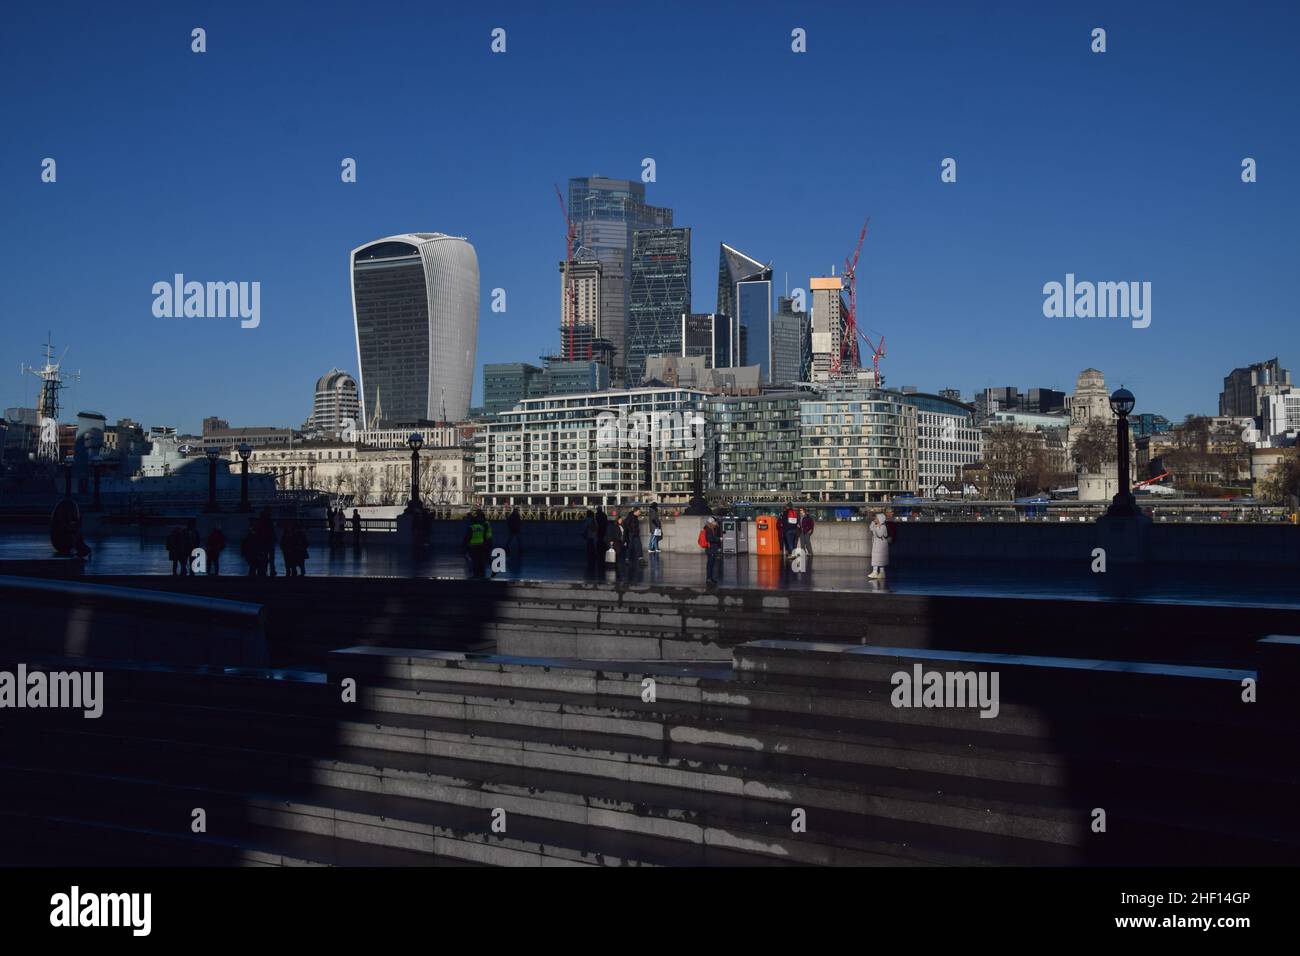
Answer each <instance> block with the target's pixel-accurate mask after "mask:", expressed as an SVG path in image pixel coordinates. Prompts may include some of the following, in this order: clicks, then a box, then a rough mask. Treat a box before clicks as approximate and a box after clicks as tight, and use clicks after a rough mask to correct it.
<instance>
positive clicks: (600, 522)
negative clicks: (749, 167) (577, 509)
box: [596, 505, 609, 544]
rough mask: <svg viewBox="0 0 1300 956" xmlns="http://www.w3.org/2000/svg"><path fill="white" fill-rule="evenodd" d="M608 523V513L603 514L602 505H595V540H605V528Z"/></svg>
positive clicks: (602, 541) (603, 508)
mask: <svg viewBox="0 0 1300 956" xmlns="http://www.w3.org/2000/svg"><path fill="white" fill-rule="evenodd" d="M608 525H609V515H607V514H605V507H604V505H597V506H596V540H597V541H598V542H600V543H601V544H604V542H605V528H606V527H607V526H608Z"/></svg>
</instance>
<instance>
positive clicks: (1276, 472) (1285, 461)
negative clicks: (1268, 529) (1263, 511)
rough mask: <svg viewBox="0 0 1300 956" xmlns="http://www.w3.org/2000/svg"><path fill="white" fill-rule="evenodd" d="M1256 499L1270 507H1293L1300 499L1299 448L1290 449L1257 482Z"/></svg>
mask: <svg viewBox="0 0 1300 956" xmlns="http://www.w3.org/2000/svg"><path fill="white" fill-rule="evenodd" d="M1257 497H1258V498H1259V499H1260V500H1261V501H1264V502H1266V503H1268V504H1270V505H1289V506H1291V507H1295V505H1296V499H1297V498H1300V448H1292V449H1291V450H1290V451H1289V452H1288V453H1287V454H1286V456H1285V457H1283V458H1282V460H1281V461H1279V462H1278V463H1277V464H1276V465H1274V466H1273V467H1272V468H1270V469H1269V470H1268V474H1267V475H1265V476H1264V477H1263V478H1262V479H1261V480H1260V482H1259V490H1258V492H1257Z"/></svg>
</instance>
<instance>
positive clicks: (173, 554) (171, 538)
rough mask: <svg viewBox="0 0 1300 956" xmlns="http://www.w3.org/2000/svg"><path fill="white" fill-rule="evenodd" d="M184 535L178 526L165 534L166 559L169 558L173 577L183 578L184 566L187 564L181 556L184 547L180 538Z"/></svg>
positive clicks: (185, 559) (186, 560)
mask: <svg viewBox="0 0 1300 956" xmlns="http://www.w3.org/2000/svg"><path fill="white" fill-rule="evenodd" d="M184 534H185V531H184V529H182V528H181V526H180V525H176V526H174V527H173V528H172V529H171V530H170V531H168V532H167V542H166V543H167V557H169V558H171V562H172V576H173V577H176V576H177V575H182V576H183V575H184V574H185V568H186V565H188V564H189V561H188V559H187V558H186V557H185V556H184V555H183V554H182V552H183V550H184V548H185V545H184V544H183V543H182V542H181V538H182V536H183V535H184Z"/></svg>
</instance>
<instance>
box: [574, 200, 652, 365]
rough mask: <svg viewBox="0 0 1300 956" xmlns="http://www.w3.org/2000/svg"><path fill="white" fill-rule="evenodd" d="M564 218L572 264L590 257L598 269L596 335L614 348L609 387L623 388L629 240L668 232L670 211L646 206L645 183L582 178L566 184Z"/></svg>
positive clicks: (630, 262)
mask: <svg viewBox="0 0 1300 956" xmlns="http://www.w3.org/2000/svg"><path fill="white" fill-rule="evenodd" d="M569 216H570V217H571V218H572V219H573V223H574V226H575V228H576V231H577V247H576V248H575V250H574V252H575V255H574V258H575V259H577V258H579V257H580V255H579V254H580V253H583V252H589V253H590V254H592V255H594V256H595V257H596V258H597V259H599V260H600V263H601V266H602V272H601V280H600V314H601V333H600V334H601V335H602V336H604V337H605V338H607V339H608V340H609V341H610V342H611V343H612V344H613V346H614V356H613V369H614V372H615V378H614V382H615V384H622V382H621V381H620V379H621V372H622V369H623V366H624V365H625V364H626V361H627V352H626V342H627V323H628V310H629V308H630V305H631V289H630V280H631V275H632V236H633V234H634V233H635V232H636V231H637V230H638V229H654V228H660V227H665V226H671V225H672V224H673V211H672V210H671V209H664V208H660V207H658V206H649V205H646V201H645V184H644V183H641V182H636V181H633V180H629V179H607V178H605V177H604V176H584V177H581V178H575V179H570V180H569Z"/></svg>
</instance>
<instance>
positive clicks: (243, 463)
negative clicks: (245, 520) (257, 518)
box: [239, 442, 253, 514]
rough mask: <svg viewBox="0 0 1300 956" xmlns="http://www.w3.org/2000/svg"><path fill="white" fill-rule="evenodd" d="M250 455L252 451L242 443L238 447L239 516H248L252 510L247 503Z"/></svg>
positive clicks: (247, 445)
mask: <svg viewBox="0 0 1300 956" xmlns="http://www.w3.org/2000/svg"><path fill="white" fill-rule="evenodd" d="M252 454H253V449H252V447H251V446H250V445H249V444H248V442H243V443H242V444H241V445H240V446H239V511H240V513H241V514H248V513H249V512H250V511H252V510H253V506H252V505H250V504H249V503H248V458H249V456H250V455H252Z"/></svg>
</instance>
